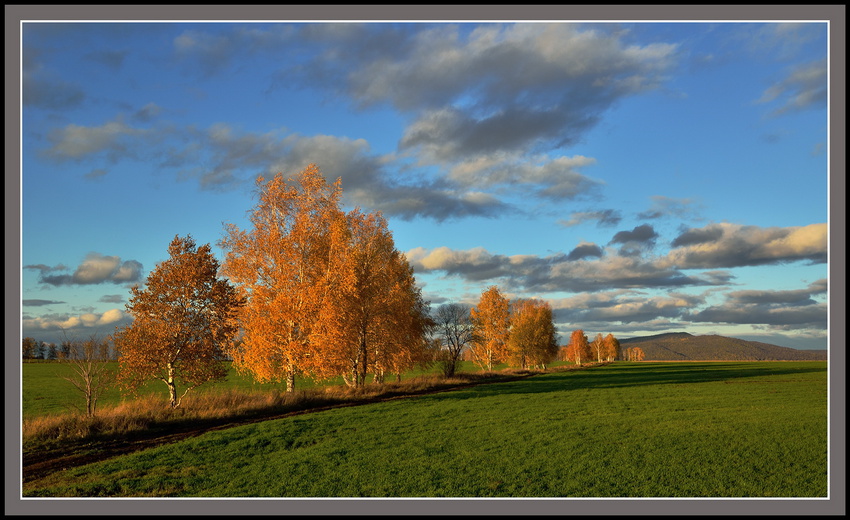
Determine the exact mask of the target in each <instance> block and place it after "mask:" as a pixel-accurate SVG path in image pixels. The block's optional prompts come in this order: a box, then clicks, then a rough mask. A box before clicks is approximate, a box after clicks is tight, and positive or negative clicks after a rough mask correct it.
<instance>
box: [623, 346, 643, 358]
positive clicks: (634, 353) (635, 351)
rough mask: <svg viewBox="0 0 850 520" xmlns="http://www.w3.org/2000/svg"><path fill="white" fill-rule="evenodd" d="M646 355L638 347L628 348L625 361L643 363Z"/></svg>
mask: <svg viewBox="0 0 850 520" xmlns="http://www.w3.org/2000/svg"><path fill="white" fill-rule="evenodd" d="M645 356H646V355H645V354H644V352H643V349H642V348H640V347H629V348H627V349H626V359H628V360H629V361H643V359H644V357H645Z"/></svg>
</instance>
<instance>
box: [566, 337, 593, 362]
mask: <svg viewBox="0 0 850 520" xmlns="http://www.w3.org/2000/svg"><path fill="white" fill-rule="evenodd" d="M591 355H592V354H591V351H590V344H589V343H588V342H587V335H585V333H584V331H583V330H581V329H577V330H574V331H573V332H572V333H571V334H570V342H569V344H567V352H566V357H567V361H571V362H573V363H575V364H576V365H581V362H582V360H583V359H590V357H591Z"/></svg>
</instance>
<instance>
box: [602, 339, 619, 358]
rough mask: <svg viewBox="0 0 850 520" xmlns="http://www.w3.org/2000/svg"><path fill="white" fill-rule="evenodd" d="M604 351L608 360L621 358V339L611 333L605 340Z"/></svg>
mask: <svg viewBox="0 0 850 520" xmlns="http://www.w3.org/2000/svg"><path fill="white" fill-rule="evenodd" d="M602 353H603V356H604V357H605V359H606V360H608V361H614V360H616V359H620V340H618V339H617V338H615V337H614V335H613V334H610V333H609V334H608V335H607V336H605V339H604V340H603V345H602Z"/></svg>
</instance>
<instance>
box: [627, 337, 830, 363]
mask: <svg viewBox="0 0 850 520" xmlns="http://www.w3.org/2000/svg"><path fill="white" fill-rule="evenodd" d="M620 346H621V347H622V348H623V349H625V348H627V347H640V348H641V349H642V350H643V352H644V355H645V357H644V360H645V361H811V360H822V361H826V359H827V357H826V350H798V349H793V348H789V347H780V346H778V345H771V344H769V343H760V342H758V341H747V340H743V339H736V338H728V337H725V336H716V335H709V336H694V335H692V334H688V333H687V332H671V333H667V334H657V335H655V336H642V337H638V338H627V339H621V340H620Z"/></svg>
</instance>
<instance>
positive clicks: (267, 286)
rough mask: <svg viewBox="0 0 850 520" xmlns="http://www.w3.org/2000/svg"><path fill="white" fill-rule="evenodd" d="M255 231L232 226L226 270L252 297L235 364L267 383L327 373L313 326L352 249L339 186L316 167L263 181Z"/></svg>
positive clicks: (289, 385)
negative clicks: (346, 252) (348, 246)
mask: <svg viewBox="0 0 850 520" xmlns="http://www.w3.org/2000/svg"><path fill="white" fill-rule="evenodd" d="M256 189H257V195H258V199H259V200H258V203H257V205H256V206H255V207H254V209H253V211H252V213H251V215H250V220H251V223H252V224H253V228H252V229H250V230H241V229H239V228H238V227H237V226H236V225H235V224H226V225H225V237H224V238H223V239H222V240H221V243H220V245H221V246H222V248H223V249H224V250H225V251H226V257H225V260H224V264H223V268H224V272H225V273H226V275H227V276H229V277H230V279H231V280H233V281H234V282H235V283H237V284H238V285H239V287H240V288H241V290H242V291H243V292H244V295H245V297H246V298H247V304H246V305H245V307H244V308H243V309H242V312H241V315H240V321H241V325H242V329H243V336H242V338H241V341H240V342H239V343H238V344H237V347H236V348H233V349H232V350H231V355H232V357H233V363H234V365H235V366H236V367H237V369H239V370H240V371H243V372H248V373H250V374H252V375H253V376H254V378H255V379H257V380H258V381H260V382H273V381H285V383H286V390H287V391H288V392H292V391H294V389H295V376H296V375H297V374H299V373H313V372H315V371H321V370H323V369H324V366H323V365H324V360H323V359H321V358H320V356H319V355H318V354H319V352H318V351H317V349H316V348H315V345H313V344H311V341H310V339H311V336H313V334H314V326H315V325H316V323H317V321H318V320H319V314H320V312H321V311H322V309H323V307H324V305H325V304H326V303H327V300H328V298H329V297H330V296H331V291H333V290H334V289H335V288H336V287H337V286H338V279H339V277H341V276H342V275H343V274H344V273H343V272H342V271H341V270H340V269H339V267H340V262H341V260H340V258H342V257H343V253H344V248H345V247H346V242H347V233H346V219H345V215H344V213H343V212H342V210H341V209H340V207H339V205H340V198H341V196H342V188H341V183H340V180H337V181H336V183H334V184H328V183H327V181H326V180H325V178H324V177H323V176H322V174H321V172H320V171H319V168H318V167H317V166H316V165H314V164H311V165H309V166H307V168H305V169H304V170H303V171H302V172H300V173H299V174H297V175H295V176H294V177H292V178H289V179H287V178H284V177H283V175H281V174H277V175H275V176H274V177H273V178H271V179H269V180H268V181H266V180H265V179H264V178H263V177H262V176H260V177H258V178H257V180H256Z"/></svg>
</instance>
